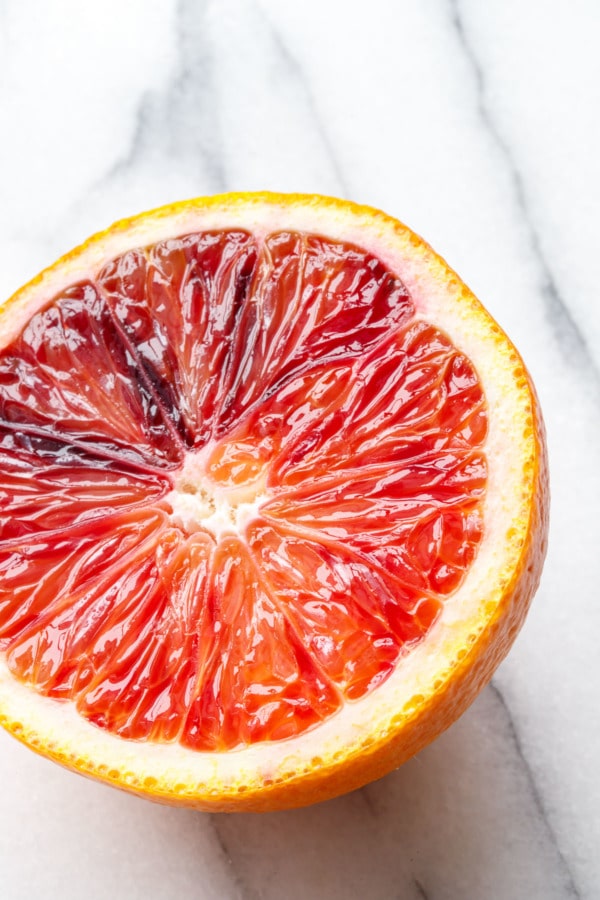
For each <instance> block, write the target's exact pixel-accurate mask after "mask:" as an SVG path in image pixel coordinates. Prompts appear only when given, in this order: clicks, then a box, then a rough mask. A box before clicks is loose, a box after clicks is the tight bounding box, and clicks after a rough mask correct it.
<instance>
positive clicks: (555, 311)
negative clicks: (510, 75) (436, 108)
mask: <svg viewBox="0 0 600 900" xmlns="http://www.w3.org/2000/svg"><path fill="white" fill-rule="evenodd" d="M449 2H450V11H451V19H452V24H453V26H454V29H455V31H456V34H457V37H458V41H459V44H460V46H461V48H462V51H463V53H464V55H465V57H466V59H467V61H468V63H469V66H470V68H471V70H472V73H473V78H474V81H475V87H476V92H477V107H478V112H479V116H480V118H481V121H482V123H483V125H484V126H485V128H486V130H487V132H488V134H489V135H490V137H491V139H492V141H493V143H494V144H495V146H496V147H497V149H498V151H499V152H500V155H501V157H502V158H503V160H504V164H505V166H506V169H507V171H508V174H509V176H510V180H511V182H512V185H513V192H514V198H515V201H516V203H517V206H518V208H519V210H520V212H521V214H522V217H523V221H524V222H525V225H526V227H527V233H528V236H529V244H530V248H531V252H532V255H533V257H534V259H535V260H536V262H537V266H538V271H539V277H540V291H541V294H542V297H543V299H544V302H545V305H546V310H547V315H548V319H549V322H550V326H551V329H552V331H553V333H554V335H555V338H556V341H557V344H558V346H559V348H560V350H561V351H562V354H563V356H564V358H565V359H566V361H567V362H568V363H569V364H570V365H575V366H577V367H578V368H579V369H580V370H582V371H583V372H584V373H585V374H586V375H587V376H588V378H589V379H590V380H591V381H592V382H593V383H594V384H595V386H596V387H597V388H600V371H598V369H597V367H596V363H595V360H594V357H593V355H592V353H591V352H590V349H589V346H588V344H587V342H586V340H585V338H584V336H583V334H582V333H581V330H580V328H579V325H578V324H577V322H576V320H575V319H574V317H573V315H572V313H571V311H570V309H569V306H568V304H567V302H566V301H565V299H564V298H563V297H562V295H561V293H560V291H559V288H558V285H557V283H556V279H555V278H554V275H553V274H552V270H551V267H550V264H549V263H548V260H547V259H546V257H545V255H544V252H543V250H542V245H541V241H540V237H539V233H538V230H537V227H536V225H535V223H534V220H533V216H532V213H531V210H530V208H529V202H528V199H527V192H526V189H525V183H524V179H523V175H522V173H521V172H520V170H519V167H518V165H517V162H516V160H515V157H514V154H513V152H512V150H511V148H510V145H509V144H508V142H507V140H506V139H505V138H504V136H503V135H502V133H501V131H500V128H499V127H498V125H497V124H496V122H495V121H494V118H493V116H492V114H491V113H490V110H489V108H488V105H487V103H486V99H485V94H486V90H485V78H484V74H483V69H482V66H481V63H480V62H479V59H478V57H477V54H476V53H475V51H474V49H473V46H472V44H471V42H470V41H469V39H468V37H467V34H466V31H465V27H464V22H463V17H462V15H461V12H460V7H459V0H449Z"/></svg>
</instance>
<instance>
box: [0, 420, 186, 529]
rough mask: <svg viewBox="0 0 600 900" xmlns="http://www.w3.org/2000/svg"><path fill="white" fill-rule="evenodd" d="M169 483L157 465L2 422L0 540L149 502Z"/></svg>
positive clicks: (164, 492) (58, 527)
mask: <svg viewBox="0 0 600 900" xmlns="http://www.w3.org/2000/svg"><path fill="white" fill-rule="evenodd" d="M170 489H171V484H170V481H168V479H167V478H166V477H164V478H161V475H160V471H159V470H155V471H151V472H147V471H144V470H141V469H139V468H136V467H133V468H132V467H131V466H128V465H127V462H126V461H125V460H123V461H119V460H118V459H115V458H107V457H102V456H100V457H93V456H91V455H90V454H89V452H88V451H86V450H82V449H80V448H79V447H74V446H72V445H70V444H68V443H63V442H61V441H57V440H55V439H54V438H48V437H42V436H40V435H36V434H29V433H27V432H20V431H14V430H11V429H8V428H2V426H0V510H1V512H0V546H1V542H2V541H5V540H9V539H15V538H20V539H24V538H26V537H29V538H30V539H31V538H32V537H33V536H34V535H35V534H39V533H44V532H48V531H56V530H60V529H65V530H68V529H71V528H73V527H74V526H78V525H79V524H81V523H82V522H85V521H88V520H90V519H100V518H105V517H107V516H112V515H114V513H115V512H118V511H123V510H125V509H128V508H134V507H142V506H146V505H149V504H151V503H153V502H156V501H157V500H159V499H160V498H161V497H162V496H164V495H165V494H166V493H167V492H168V491H169V490H170Z"/></svg>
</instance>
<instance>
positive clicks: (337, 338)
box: [0, 194, 547, 809]
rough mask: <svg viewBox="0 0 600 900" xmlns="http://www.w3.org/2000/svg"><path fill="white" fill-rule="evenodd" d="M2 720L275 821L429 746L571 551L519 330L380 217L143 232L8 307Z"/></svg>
mask: <svg viewBox="0 0 600 900" xmlns="http://www.w3.org/2000/svg"><path fill="white" fill-rule="evenodd" d="M0 455H1V460H2V463H1V469H0V512H1V531H0V721H1V722H2V724H4V725H5V727H7V728H8V730H9V731H10V732H12V733H13V734H14V735H16V736H17V737H19V738H20V739H21V740H23V741H24V742H25V743H27V744H29V745H30V746H32V747H33V748H34V749H37V750H39V751H40V752H42V753H44V754H45V755H47V756H49V757H51V758H54V759H56V760H58V761H60V762H62V763H64V764H66V765H67V766H70V767H72V768H75V769H78V770H79V771H81V772H83V773H86V774H90V775H93V776H96V777H98V778H101V779H103V780H105V781H108V782H111V783H113V784H116V785H118V786H121V787H125V788H128V789H131V790H133V791H136V792H138V793H141V794H144V795H146V796H149V797H151V798H153V799H160V800H165V801H171V802H181V803H188V804H193V805H196V806H199V807H203V808H209V809H267V808H274V807H283V806H292V805H300V804H304V803H309V802H312V801H314V800H319V799H323V798H325V797H328V796H333V795H335V794H337V793H340V792H341V791H343V790H348V789H350V788H353V787H355V786H357V785H359V784H362V783H364V782H365V781H367V780H369V779H371V778H373V777H377V776H378V775H380V774H383V773H384V772H385V771H388V770H389V769H390V768H392V767H393V766H396V765H398V764H399V763H400V762H402V761H403V760H405V759H406V758H408V757H409V756H411V755H413V754H414V753H415V752H417V751H418V750H419V749H420V748H421V747H422V746H423V745H424V744H425V743H427V742H428V741H429V740H431V739H432V738H433V737H434V736H435V735H436V734H437V733H438V732H439V731H440V730H442V729H443V728H445V727H446V726H447V725H449V724H450V723H451V722H452V721H453V720H454V718H455V717H456V716H457V715H458V714H459V713H460V712H461V711H462V710H463V709H464V708H465V706H466V705H467V704H468V703H469V702H470V701H471V700H472V699H473V698H474V696H475V695H476V693H477V692H478V691H479V690H480V689H481V688H482V687H483V685H484V684H485V683H486V681H487V680H488V678H489V677H490V676H491V674H492V671H493V669H494V668H495V666H496V665H497V664H498V662H499V661H500V660H501V659H502V657H503V656H504V654H505V653H506V652H507V650H508V647H509V645H510V643H511V642H512V640H513V638H514V636H515V634H516V632H517V630H518V628H519V626H520V625H521V622H522V620H523V617H524V615H525V612H526V610H527V607H528V604H529V601H530V599H531V596H532V594H533V592H534V590H535V587H536V585H537V582H538V579H539V575H540V571H541V566H542V561H543V556H544V552H545V542H546V528H547V482H546V464H545V451H544V441H543V430H542V425H541V417H540V413H539V410H538V407H537V403H536V399H535V395H534V392H533V389H532V386H531V383H530V380H529V378H528V376H527V373H526V371H525V369H524V366H523V364H522V362H521V360H520V358H519V356H518V354H517V353H516V351H515V349H514V348H513V346H512V345H511V344H510V342H509V341H508V339H507V338H506V336H505V335H504V334H503V333H502V331H501V330H500V329H499V328H498V326H497V325H496V324H495V323H494V322H493V320H492V319H491V318H490V317H489V315H488V314H487V313H486V312H485V311H484V310H483V308H482V307H481V305H480V304H479V303H478V302H477V300H476V299H475V298H474V297H473V295H472V294H471V293H470V292H469V291H468V289H467V288H466V287H465V286H464V285H463V284H462V283H461V282H460V280H459V279H458V278H457V276H456V275H455V274H454V273H452V272H451V271H450V270H449V269H448V267H447V266H446V265H445V264H444V263H443V261H442V260H441V259H440V258H439V257H437V256H436V255H435V254H434V253H433V252H432V251H431V249H430V248H429V247H428V246H427V245H426V244H424V243H423V242H422V241H421V240H420V239H419V238H417V237H416V236H415V235H414V234H412V233H411V232H410V231H409V230H408V229H407V228H405V227H404V226H402V225H400V224H399V223H398V222H396V221H394V220H392V219H390V218H388V217H387V216H385V215H383V214H382V213H379V212H376V211H374V210H371V209H367V208H364V207H358V206H355V205H352V204H350V203H344V202H341V201H335V200H330V199H325V198H320V197H306V196H296V195H291V196H282V195H270V194H257V195H252V194H250V195H225V196H222V197H216V198H211V199H202V200H197V201H192V202H189V203H182V204H178V205H176V206H173V207H167V208H164V209H161V210H158V211H155V212H152V213H148V214H145V215H143V216H140V217H138V218H135V219H131V220H128V221H125V222H121V223H119V224H117V225H115V226H113V228H111V229H109V230H108V231H107V232H105V233H103V234H101V235H98V236H96V237H94V238H92V239H91V240H90V241H88V242H87V243H86V244H85V245H84V246H83V247H81V248H79V249H78V250H75V251H73V253H71V254H69V255H68V256H67V257H65V258H63V259H62V260H60V261H59V262H58V263H56V264H55V265H54V266H53V267H51V268H50V269H49V270H47V271H46V272H44V273H43V274H42V275H41V276H39V277H38V278H37V279H35V280H34V281H33V282H31V283H30V284H29V285H28V286H27V287H25V288H24V289H23V290H21V291H20V292H19V293H18V294H17V295H15V297H13V298H12V299H11V300H10V301H8V303H7V304H5V306H4V307H3V309H2V312H1V315H0Z"/></svg>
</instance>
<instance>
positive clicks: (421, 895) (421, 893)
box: [413, 878, 430, 900]
mask: <svg viewBox="0 0 600 900" xmlns="http://www.w3.org/2000/svg"><path fill="white" fill-rule="evenodd" d="M413 885H414V887H415V890H416V892H417V893H416V896H417V898H418V900H430V897H429V894H428V893H427V891H426V890H425V888H424V887H423V885H422V884H421V882H420V881H419V879H418V878H413Z"/></svg>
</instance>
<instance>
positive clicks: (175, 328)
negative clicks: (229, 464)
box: [99, 232, 257, 447]
mask: <svg viewBox="0 0 600 900" xmlns="http://www.w3.org/2000/svg"><path fill="white" fill-rule="evenodd" d="M256 259H257V250H256V246H255V244H254V241H253V240H252V238H251V237H250V235H248V234H246V233H244V232H225V233H223V232H218V233H215V234H211V233H207V234H200V235H198V234H193V235H188V236H186V237H181V238H176V239H173V240H169V241H164V242H162V243H160V244H156V245H155V246H154V247H152V248H150V249H149V250H148V252H147V253H143V252H142V251H141V250H133V251H131V252H129V253H127V254H126V255H125V256H123V257H119V258H118V259H116V260H115V261H114V262H112V263H110V265H108V266H106V268H105V269H104V270H103V272H102V273H101V274H100V278H99V285H100V288H101V290H102V291H103V293H104V294H105V295H106V296H107V298H108V301H109V303H110V305H111V308H112V310H113V313H114V315H115V318H116V320H117V321H119V322H120V323H121V325H122V328H123V331H124V333H125V334H126V335H127V337H128V339H129V341H130V342H131V345H132V347H134V348H135V353H136V355H137V357H138V359H139V360H140V364H141V366H142V368H143V370H144V372H145V373H146V375H147V377H148V379H149V381H150V382H151V384H152V385H153V388H154V390H155V392H156V394H157V396H158V397H159V398H160V399H161V402H162V405H163V407H164V409H165V410H166V412H167V414H168V415H169V416H170V417H171V419H172V420H173V422H174V423H175V425H176V427H177V429H178V430H179V432H180V433H181V434H182V436H183V437H184V439H185V441H186V443H187V445H188V446H190V447H194V446H201V445H202V444H203V443H205V442H206V440H207V439H208V437H209V436H210V435H211V434H212V433H213V432H214V430H215V429H216V427H217V422H218V417H219V410H220V407H221V406H222V404H223V402H224V398H225V394H226V390H227V389H226V388H225V386H224V385H225V383H226V382H227V381H228V380H229V379H230V377H231V376H230V373H231V371H232V370H233V369H235V367H236V366H239V362H240V360H239V357H240V352H242V354H243V348H246V349H247V350H251V349H252V336H251V335H248V334H245V333H244V334H242V333H241V331H240V327H239V322H240V318H241V316H242V314H243V310H244V309H245V308H246V307H248V306H250V305H251V303H252V300H251V299H250V298H249V294H248V291H249V285H250V281H251V278H252V274H253V271H254V268H255V266H256ZM240 345H242V347H240Z"/></svg>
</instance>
